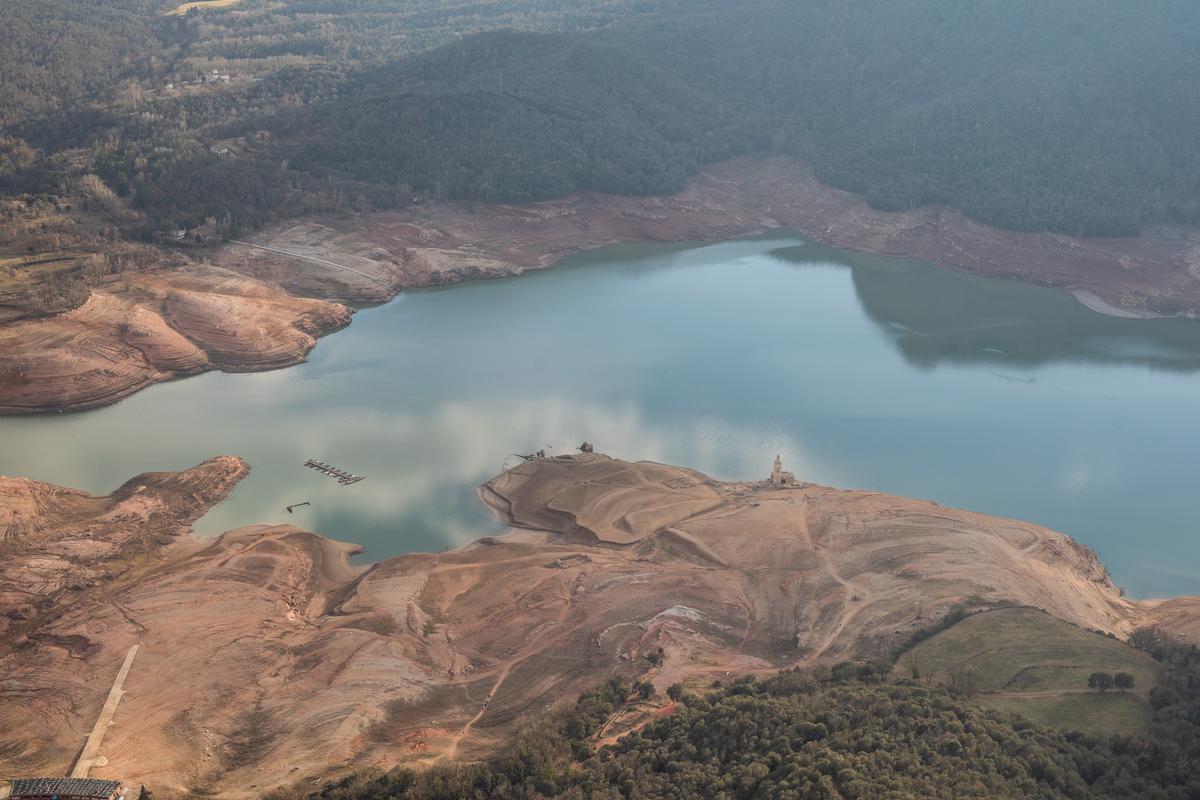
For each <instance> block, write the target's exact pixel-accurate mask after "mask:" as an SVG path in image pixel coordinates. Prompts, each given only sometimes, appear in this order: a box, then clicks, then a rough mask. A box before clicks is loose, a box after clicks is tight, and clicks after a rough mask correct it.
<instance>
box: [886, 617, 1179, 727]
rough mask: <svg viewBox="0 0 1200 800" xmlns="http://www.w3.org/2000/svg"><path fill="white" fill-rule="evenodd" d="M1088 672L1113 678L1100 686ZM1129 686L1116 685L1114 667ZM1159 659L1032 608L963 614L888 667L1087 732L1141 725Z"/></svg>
mask: <svg viewBox="0 0 1200 800" xmlns="http://www.w3.org/2000/svg"><path fill="white" fill-rule="evenodd" d="M1093 673H1101V674H1104V675H1107V676H1109V678H1110V679H1111V680H1112V682H1113V683H1112V685H1111V689H1109V688H1108V687H1105V689H1106V691H1103V692H1101V691H1098V690H1097V687H1096V686H1094V685H1093V683H1094V681H1093V680H1092V674H1093ZM1118 673H1119V674H1122V675H1128V676H1130V679H1131V680H1132V682H1133V685H1132V688H1130V687H1129V686H1126V687H1125V688H1124V689H1122V688H1118V687H1116V685H1115V683H1116V680H1115V675H1116V674H1118ZM1158 673H1159V665H1158V663H1157V662H1156V661H1155V660H1154V659H1153V658H1152V657H1151V656H1150V655H1148V654H1147V653H1145V652H1142V651H1140V650H1137V649H1135V648H1134V647H1131V646H1130V645H1127V644H1125V643H1123V642H1120V641H1117V640H1115V639H1111V638H1109V637H1107V636H1104V635H1102V634H1099V633H1094V632H1091V631H1085V630H1082V629H1080V628H1077V627H1075V626H1074V625H1071V624H1070V623H1067V622H1063V621H1062V620H1060V619H1056V618H1054V617H1052V616H1050V615H1049V614H1046V613H1045V612H1043V611H1039V610H1037V609H1032V608H1006V609H998V610H995V611H988V612H983V613H980V614H975V615H973V616H970V617H966V618H965V619H963V620H962V621H960V622H958V623H957V624H955V625H953V626H951V627H950V628H948V629H946V630H944V631H942V632H941V633H938V634H937V635H935V636H932V637H930V638H929V639H926V640H925V641H923V642H921V643H920V644H917V645H916V646H915V647H913V648H912V649H911V650H909V651H908V652H906V653H904V654H903V655H901V656H900V658H899V659H898V660H897V662H896V667H895V670H894V672H893V674H894V675H895V676H896V677H898V678H911V679H914V680H917V681H919V682H921V683H923V684H926V685H940V686H945V687H947V688H952V689H954V690H956V691H958V692H959V693H960V694H964V695H966V696H968V697H974V698H975V699H976V700H978V701H979V702H980V703H982V704H983V705H985V706H987V707H989V708H994V709H997V710H1000V711H1011V712H1013V713H1017V714H1020V715H1021V716H1024V717H1027V718H1029V719H1032V720H1034V721H1036V722H1039V723H1041V724H1043V725H1047V726H1050V727H1055V728H1067V729H1072V730H1079V731H1085V732H1087V733H1093V734H1110V733H1119V734H1138V733H1144V732H1145V731H1146V730H1147V726H1148V725H1149V724H1150V721H1151V718H1152V717H1153V709H1152V708H1151V706H1150V699H1149V698H1150V690H1151V688H1152V687H1153V686H1154V685H1155V683H1156V682H1157V679H1158Z"/></svg>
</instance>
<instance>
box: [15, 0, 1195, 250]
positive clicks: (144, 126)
mask: <svg viewBox="0 0 1200 800" xmlns="http://www.w3.org/2000/svg"><path fill="white" fill-rule="evenodd" d="M56 2H57V0H56ZM81 4H83V5H90V6H93V11H95V10H96V9H97V8H99V9H103V10H104V11H105V12H106V13H90V12H88V11H86V10H79V8H78V6H79V5H81ZM153 5H154V3H149V2H136V1H135V0H80V3H79V4H66V3H63V4H61V8H59V7H58V6H54V9H55V11H54V14H55V15H57V16H56V17H55V19H56V20H60V21H62V24H63V31H64V35H65V36H67V37H68V38H70V39H72V41H77V42H79V43H81V44H82V49H79V48H61V47H60V48H58V50H61V51H62V52H61V53H60V54H59V55H57V56H56V57H55V58H54V59H51V60H49V61H47V62H46V63H45V64H41V65H38V68H37V69H31V68H30V66H29V65H28V64H22V67H21V69H20V70H19V71H18V72H15V73H13V74H14V75H16V76H17V81H18V82H19V84H20V88H21V91H20V92H18V93H16V94H14V95H13V96H12V97H11V98H9V100H8V101H7V103H6V105H5V106H4V107H3V108H0V112H2V113H0V188H3V189H5V190H7V191H9V192H20V191H34V192H46V191H52V190H54V187H55V185H56V184H55V181H56V180H59V179H60V178H61V176H62V174H63V170H64V162H65V160H66V159H68V154H72V155H71V156H70V157H73V158H75V159H76V161H77V158H78V156H77V153H78V152H79V150H80V149H82V150H84V151H85V152H86V153H87V156H88V158H90V159H91V161H92V163H91V164H90V165H89V166H91V168H92V171H94V172H95V173H96V174H98V175H100V176H101V177H102V178H104V180H106V181H107V182H108V183H109V184H110V185H111V186H113V188H114V190H116V191H117V192H118V193H119V194H122V195H124V196H126V197H128V198H129V199H130V202H131V203H132V204H133V205H134V206H136V207H139V208H140V209H141V210H142V211H143V213H144V215H145V216H146V220H147V221H146V227H147V230H150V229H154V228H164V227H175V226H180V227H188V226H191V225H196V224H199V222H200V221H202V220H203V219H206V218H214V217H215V218H218V219H228V220H229V222H228V225H229V226H230V229H235V228H243V227H253V226H255V225H259V224H262V223H264V222H267V221H270V220H271V219H272V218H275V217H276V216H279V215H284V214H292V213H303V212H304V211H308V210H312V209H314V208H325V207H334V208H336V207H338V205H339V203H341V202H343V200H342V199H341V198H343V197H344V202H345V203H347V204H349V203H351V202H353V200H354V199H357V200H358V202H359V205H361V206H363V207H367V206H371V207H377V206H378V205H381V204H382V205H388V204H391V203H394V202H402V201H403V198H405V197H407V196H408V195H409V194H410V193H412V192H416V193H425V194H429V195H432V196H436V197H445V198H461V199H482V200H504V201H523V200H533V199H541V198H549V197H554V196H558V195H562V194H565V193H568V192H571V191H575V190H580V189H595V190H601V191H608V192H616V193H623V194H652V193H664V192H673V191H677V190H679V189H680V188H681V187H682V186H683V185H684V183H685V182H686V180H687V177H688V176H689V175H690V174H692V173H694V172H695V171H696V170H697V169H699V168H700V167H701V166H703V165H704V164H706V163H710V162H714V161H718V160H722V159H727V158H730V157H734V156H740V155H755V154H772V153H784V154H791V155H795V156H797V157H799V158H801V159H803V160H804V161H806V162H808V163H809V164H810V165H811V166H812V167H813V168H814V170H815V171H816V173H817V175H818V177H820V178H821V179H823V180H824V181H826V182H828V183H830V184H833V185H835V186H838V187H841V188H845V189H848V190H851V191H854V192H858V193H861V194H863V195H865V196H866V197H867V199H868V200H869V201H870V202H871V203H872V204H873V205H875V206H876V207H879V208H883V209H889V210H902V209H909V208H913V207H916V206H920V205H924V204H944V205H948V206H952V207H955V208H958V209H960V210H962V211H963V212H964V213H966V214H967V215H969V216H971V217H973V218H975V219H978V220H980V221H983V222H986V223H990V224H993V225H997V226H1000V227H1005V228H1011V229H1017V230H1052V231H1058V232H1064V233H1068V234H1078V235H1130V234H1135V233H1137V232H1139V231H1140V230H1142V229H1144V228H1145V227H1147V226H1150V225H1155V224H1186V225H1195V224H1198V223H1200V137H1197V136H1196V135H1195V131H1196V130H1197V129H1198V127H1200V93H1197V92H1196V91H1195V90H1194V87H1195V85H1196V81H1197V79H1198V78H1200V47H1198V46H1197V45H1200V5H1197V4H1196V3H1194V2H1190V1H1189V0H1159V2H1156V3H1153V4H1131V3H1128V2H1125V1H1124V0H1061V1H1060V2H1055V3H1044V2H1040V0H1005V1H1004V2H999V1H998V0H845V1H844V2H833V0H813V1H812V2H803V3H797V2H791V1H790V0H765V1H763V2H754V3H746V4H738V6H737V7H736V8H730V7H728V6H726V5H725V4H716V3H709V2H705V1H704V0H700V2H693V3H676V2H667V1H666V0H662V1H661V2H637V1H636V0H629V1H628V2H621V3H616V4H612V3H580V4H568V3H560V2H549V1H548V0H542V1H541V2H535V0H526V1H524V2H522V1H521V0H511V2H498V3H497V2H491V3H484V2H479V3H477V4H472V3H468V4H466V6H464V7H463V8H460V9H459V10H458V11H457V12H453V13H452V12H450V11H448V10H446V9H445V8H444V7H442V6H441V5H439V4H437V3H433V2H429V3H415V4H401V5H400V6H397V5H394V4H392V5H389V4H386V3H380V2H361V3H350V2H348V1H347V0H302V1H301V0H295V2H291V3H286V4H283V5H282V6H280V5H278V4H259V3H256V0H245V2H244V3H243V4H241V5H239V6H237V7H235V8H234V9H232V10H225V11H219V12H218V11H207V12H204V13H202V14H193V15H189V16H188V17H170V18H166V17H159V16H156V15H154V14H150V13H148V12H147V13H145V14H144V15H143V16H142V17H140V18H139V21H138V23H137V24H136V25H132V24H130V25H126V18H127V17H129V15H137V14H138V12H139V11H145V9H146V8H147V7H148V6H153ZM401 6H402V7H403V11H401V10H400V8H401ZM30 8H31V5H30V3H29V2H28V0H17V2H15V3H13V4H6V5H5V8H4V10H3V11H0V16H3V17H4V18H5V21H6V22H12V23H14V24H17V25H18V27H17V28H16V29H17V30H18V31H19V32H20V33H19V36H20V37H21V38H22V40H23V41H25V42H27V43H30V44H32V45H33V46H40V47H41V48H42V49H43V50H46V49H47V47H46V43H45V42H44V41H43V39H44V33H39V32H38V29H37V20H36V19H35V18H32V17H31V15H30V11H29V9H30ZM72 9H74V10H72ZM89 20H91V22H89ZM55 24H56V25H57V24H58V22H57V21H56V22H55ZM118 24H119V25H121V26H123V29H127V30H129V31H130V32H131V34H132V36H127V37H111V36H109V35H108V34H109V32H110V28H111V27H112V26H113V25H118ZM31 26H32V27H31ZM400 29H403V30H405V31H407V34H406V35H404V36H401V35H399V34H398V33H396V31H399V30H400ZM387 31H391V32H393V33H394V34H395V35H394V36H392V38H391V39H389V40H388V41H394V42H398V43H399V44H397V45H396V47H395V48H393V49H392V50H389V49H388V48H387V47H385V46H383V44H382V42H383V41H384V39H383V38H382V37H385V35H391V34H385V32H387ZM456 31H457V32H460V33H470V34H471V35H468V36H466V37H465V38H461V39H458V40H455V36H456ZM418 32H419V33H420V36H419V37H417V36H416V34H417V33H418ZM19 50H20V48H15V49H14V48H9V49H8V50H0V58H2V59H3V60H4V61H5V62H6V63H20V62H22V56H21V53H20V52H19ZM75 53H78V55H77V56H76V55H72V54H75ZM26 60H27V59H26ZM92 67H94V68H92ZM209 68H215V69H216V70H218V72H221V71H226V73H225V74H228V75H229V76H230V80H229V81H228V82H227V83H225V84H222V85H220V86H217V87H215V88H208V87H203V88H195V89H193V88H191V87H190V84H186V82H187V81H190V80H193V79H194V77H195V75H196V74H198V73H199V72H208V71H209ZM168 81H172V82H185V84H184V85H185V89H184V90H180V88H179V87H178V86H177V87H176V88H175V89H173V90H170V91H168V90H164V89H163V88H162V87H163V86H164V84H165V82H168ZM101 86H107V87H108V91H107V94H106V93H105V92H104V91H102V89H101V88H100V87H101ZM89 93H91V94H92V95H97V94H99V95H101V96H104V101H103V102H99V101H97V102H93V103H87V102H84V101H83V100H81V99H80V98H83V97H85V96H87V95H89ZM54 98H61V100H55V99H54ZM256 135H257V138H255V137H256ZM267 135H269V138H268V137H267ZM218 143H224V144H223V145H222V146H224V145H228V144H230V143H233V144H234V145H238V144H239V143H240V144H242V145H244V146H234V147H233V148H232V149H231V157H229V158H222V159H221V160H220V162H219V163H216V164H213V163H211V159H209V158H208V155H209V150H210V149H211V147H212V146H213V145H214V144H218ZM6 153H8V154H9V155H8V157H7V158H6V157H5V154H6ZM72 163H76V162H72ZM181 170H182V171H183V172H185V173H188V174H183V175H181V174H180V171H181ZM193 170H195V171H196V172H197V174H196V175H192V174H190V173H191V172H192V171H193ZM224 173H231V174H229V175H226V174H224ZM335 184H344V185H343V186H341V188H340V191H341V193H342V194H341V195H337V196H336V198H335V199H334V201H332V202H327V200H326V199H320V198H318V199H314V193H315V194H316V195H321V193H322V192H324V193H330V192H331V190H330V187H331V186H334V185H335ZM246 186H251V187H255V188H253V190H252V191H250V192H249V195H248V196H242V195H239V193H240V192H241V191H242V188H243V187H246ZM180 193H182V194H180ZM177 195H178V196H177ZM334 195H336V192H332V194H331V195H330V196H334ZM322 197H323V196H322ZM164 200H165V201H166V202H164ZM222 211H224V212H225V213H220V212H222Z"/></svg>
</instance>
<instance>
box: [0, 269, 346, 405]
mask: <svg viewBox="0 0 1200 800" xmlns="http://www.w3.org/2000/svg"><path fill="white" fill-rule="evenodd" d="M350 314H351V312H350V310H349V309H348V308H346V307H345V306H343V305H339V304H337V303H331V302H327V301H321V300H310V299H305V298H298V297H292V296H291V295H289V294H287V293H286V292H284V291H283V290H282V289H280V288H279V287H278V286H272V285H270V284H267V283H264V282H263V281H259V280H256V279H253V278H247V277H245V276H243V275H238V274H236V273H232V272H229V271H227V270H223V269H220V268H218V267H212V266H205V265H198V264H192V265H188V266H185V267H176V268H172V269H170V270H161V271H148V272H133V273H126V274H122V275H120V276H116V277H114V278H112V279H110V280H108V281H106V282H105V283H104V284H102V285H101V286H100V287H99V288H97V289H95V290H93V291H92V293H91V296H90V297H89V298H88V300H87V302H85V303H84V304H83V305H82V306H80V307H79V308H76V309H73V310H71V311H68V312H65V313H62V314H58V315H54V316H50V317H43V318H39V319H30V320H22V321H20V322H16V323H13V324H10V325H5V326H2V327H0V414H14V413H29V412H35V411H47V410H70V411H75V410H81V409H86V408H94V407H96V406H101V405H106V404H108V403H112V402H115V401H117V400H120V399H121V398H123V397H127V396H128V395H130V394H133V393H134V392H136V391H138V390H140V389H143V388H145V387H147V386H149V385H151V384H153V383H156V382H158V381H163V380H168V379H170V378H174V377H178V376H181V375H192V374H196V373H199V372H204V371H206V370H211V369H220V370H225V371H255V370H265V369H274V368H278V367H284V366H289V365H292V364H296V363H299V362H300V361H303V360H304V357H305V356H306V355H307V354H308V352H309V351H310V350H311V349H312V348H313V346H314V345H315V344H316V340H317V337H319V336H321V335H323V334H325V333H329V332H331V331H334V330H337V329H338V328H341V327H344V326H345V325H347V324H349V322H350Z"/></svg>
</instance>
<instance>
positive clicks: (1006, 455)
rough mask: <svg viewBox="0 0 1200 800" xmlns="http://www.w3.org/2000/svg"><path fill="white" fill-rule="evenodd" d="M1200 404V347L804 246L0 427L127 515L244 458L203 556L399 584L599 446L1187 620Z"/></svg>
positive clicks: (420, 302)
mask: <svg viewBox="0 0 1200 800" xmlns="http://www.w3.org/2000/svg"><path fill="white" fill-rule="evenodd" d="M1198 400H1200V323H1197V322H1195V321H1190V320H1148V321H1143V320H1129V319H1117V318H1113V317H1106V316H1103V315H1100V314H1097V313H1095V312H1093V311H1090V310H1088V309H1087V308H1085V307H1084V306H1083V305H1081V304H1080V303H1079V302H1077V301H1076V300H1075V299H1074V298H1073V297H1071V296H1070V295H1069V294H1066V293H1064V292H1059V291H1055V290H1050V289H1043V288H1039V287H1034V286H1029V285H1024V284H1016V283H1008V282H1003V281H995V280H989V279H983V278H977V277H972V276H967V275H963V274H960V273H955V272H950V271H946V270H943V269H939V268H937V267H933V266H930V265H926V264H920V263H915V262H909V261H899V260H892V259H887V258H881V257H876V256H863V255H858V254H853V253H847V252H844V251H838V250H833V249H830V248H826V247H822V246H819V245H815V244H812V243H808V242H805V241H804V240H803V239H801V238H798V237H795V236H791V235H788V234H782V233H781V234H773V235H770V236H765V237H759V238H753V239H745V240H739V241H734V242H726V243H722V244H715V245H703V246H662V245H649V246H646V245H638V246H619V247H612V248H607V249H605V250H602V251H597V252H594V253H589V254H584V255H580V256H575V257H572V258H570V259H567V260H566V261H565V262H563V263H562V264H561V265H560V266H559V267H556V268H555V269H552V270H548V271H545V272H540V273H535V274H530V275H526V276H523V277H520V278H514V279H506V280H501V281H491V282H481V283H472V284H465V285H460V286H456V287H453V288H449V289H444V290H437V291H422V292H412V293H408V294H405V295H402V296H401V297H400V298H398V299H397V300H395V301H393V302H392V303H390V304H388V305H385V306H381V307H378V308H371V309H365V310H362V311H360V312H359V313H358V314H357V315H356V317H355V320H354V323H353V324H352V325H351V326H350V327H349V328H348V329H346V330H344V331H342V332H340V333H337V334H334V335H333V336H330V337H328V338H326V339H324V340H322V341H321V342H320V343H319V344H318V346H317V348H316V350H315V351H314V352H313V353H312V356H311V358H310V361H309V362H308V363H307V364H304V365H301V366H299V367H295V368H291V369H287V370H282V371H278V372H271V373H262V374H239V375H223V374H207V375H202V376H198V377H195V378H188V379H185V380H181V381H176V382H173V383H169V384H163V385H160V386H156V387H153V388H151V389H149V390H146V391H144V392H141V393H139V394H137V395H135V396H133V397H131V398H129V399H127V400H124V401H122V402H121V403H119V404H117V405H115V406H112V407H109V408H104V409H99V410H96V411H90V412H86V413H81V414H62V415H44V416H38V417H28V418H8V419H0V473H5V474H10V475H11V474H17V475H27V476H29V477H32V478H37V479H40V480H46V481H52V482H55V483H60V484H64V485H67V486H76V487H80V488H84V489H88V490H90V491H95V492H107V491H110V490H112V489H113V488H114V487H115V486H117V485H118V484H119V483H121V482H122V481H124V480H125V479H127V478H129V477H131V476H132V475H134V474H136V473H139V472H145V471H148V470H157V469H178V468H182V467H186V466H190V465H192V464H195V463H197V462H198V461H200V460H202V459H204V458H206V457H208V456H211V455H215V454H218V453H234V454H237V455H240V456H242V457H244V458H246V459H247V460H248V461H249V462H250V464H251V466H252V468H253V472H252V473H251V475H250V477H249V478H247V479H246V480H245V481H244V482H243V483H242V484H241V486H239V487H238V489H237V490H236V491H235V492H234V494H233V495H232V497H231V498H230V499H229V500H228V501H227V502H225V503H223V504H222V505H220V506H218V507H217V508H216V509H214V510H213V511H212V512H210V513H209V514H208V516H206V517H205V518H204V519H202V520H201V521H200V523H199V524H198V526H197V528H198V530H199V531H200V532H201V533H204V534H216V533H219V532H221V531H223V530H226V529H229V528H232V527H236V526H238V525H243V524H248V523H254V522H293V523H296V524H299V525H302V526H304V527H308V528H311V529H314V530H318V531H320V532H322V533H325V534H327V535H329V536H333V537H335V538H341V539H346V540H349V541H354V542H359V543H361V544H363V545H364V546H365V547H366V553H365V554H364V555H363V558H365V559H377V558H381V557H384V556H388V555H393V554H396V553H400V552H406V551H411V550H429V549H434V550H437V549H441V548H444V547H449V546H454V545H457V544H461V543H463V542H465V541H467V540H469V539H472V538H475V537H477V536H479V535H482V534H486V533H490V532H494V531H495V530H496V529H497V524H496V523H495V522H494V521H492V520H491V519H490V518H489V517H488V516H487V515H486V513H485V510H484V507H483V505H482V504H481V503H479V502H478V500H477V499H476V497H475V494H474V489H475V487H476V486H477V485H478V484H479V483H480V482H482V481H483V480H485V479H486V478H488V477H489V476H491V475H493V474H494V473H496V472H497V471H499V470H500V469H502V468H503V467H504V466H505V465H506V464H511V463H512V458H513V456H512V454H513V453H514V452H530V451H533V450H536V449H541V448H545V449H547V450H548V451H549V452H551V453H555V452H565V451H567V450H570V449H572V448H573V447H574V446H575V445H577V444H578V443H579V442H580V441H582V440H584V439H587V440H589V441H592V442H595V444H596V447H597V449H600V450H603V451H604V452H608V453H610V454H612V455H615V456H619V457H622V458H630V459H633V458H649V459H655V460H660V461H666V462H670V463H675V464H683V465H688V466H692V467H696V468H698V469H701V470H703V471H705V472H708V473H709V474H712V475H714V476H717V477H721V478H754V477H765V475H766V474H767V472H768V471H769V469H770V465H771V461H772V459H773V458H774V456H775V454H776V452H779V453H781V454H782V455H783V459H784V463H785V466H786V467H787V468H788V469H792V470H794V471H795V472H796V473H797V476H798V477H800V478H801V479H802V480H808V481H813V482H818V483H826V484H832V485H837V486H845V487H859V488H871V489H878V490H881V491H887V492H892V493H895V494H902V495H911V496H916V497H925V498H931V499H934V500H937V501H939V502H941V503H944V504H946V505H954V506H961V507H964V508H969V509H972V510H976V511H983V512H987V513H991V514H999V515H1005V516H1013V517H1020V518H1024V519H1028V520H1032V521H1034V522H1038V523H1041V524H1044V525H1048V526H1050V527H1054V528H1057V529H1059V530H1062V531H1064V532H1066V533H1068V534H1071V535H1072V536H1074V537H1076V538H1077V539H1079V540H1080V541H1082V542H1084V543H1086V544H1088V545H1090V546H1091V547H1093V548H1094V549H1096V550H1097V551H1098V552H1099V553H1100V556H1101V557H1102V559H1103V560H1104V561H1105V563H1106V564H1107V565H1108V566H1109V568H1110V569H1111V571H1112V573H1113V577H1114V579H1115V580H1116V581H1117V582H1118V584H1120V585H1122V586H1124V587H1126V588H1127V589H1128V590H1129V591H1130V592H1131V593H1132V594H1135V595H1138V596H1157V595H1174V594H1181V593H1200V526H1198V525H1197V524H1196V523H1195V519H1196V517H1195V505H1196V501H1195V498H1196V495H1197V486H1198V485H1200V484H1198V482H1197V474H1196V463H1197V456H1198V455H1200V413H1197V411H1198V409H1200V405H1198V402H1197V401H1198ZM306 458H316V459H321V460H323V461H326V462H330V463H332V464H334V465H336V466H338V467H341V468H343V469H346V470H348V471H351V472H356V473H359V474H364V475H366V476H368V477H367V479H366V480H365V481H362V482H360V483H356V484H354V485H352V486H340V485H339V484H338V483H337V482H336V481H334V480H333V479H331V478H328V477H325V476H322V475H319V474H317V473H316V472H313V471H311V470H308V469H305V468H304V467H303V462H304V460H305V459H306ZM302 501H310V502H311V503H312V505H311V506H309V507H302V508H298V509H296V512H295V513H294V514H290V515H289V514H288V513H287V512H286V511H285V510H284V506H285V505H288V504H291V503H298V502H302Z"/></svg>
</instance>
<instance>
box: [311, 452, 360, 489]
mask: <svg viewBox="0 0 1200 800" xmlns="http://www.w3.org/2000/svg"><path fill="white" fill-rule="evenodd" d="M304 466H306V467H308V468H309V469H315V470H316V471H317V472H320V473H323V474H325V475H328V476H329V477H331V478H337V482H338V483H340V484H342V485H343V486H349V485H350V484H352V483H358V482H359V481H361V480H362V479H363V478H365V477H367V476H366V475H355V474H353V473H351V472H346V470H344V469H338V468H337V467H335V466H333V465H332V464H326V463H325V462H324V461H318V460H317V459H315V458H310V459H308V460H307V461H305V462H304Z"/></svg>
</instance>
